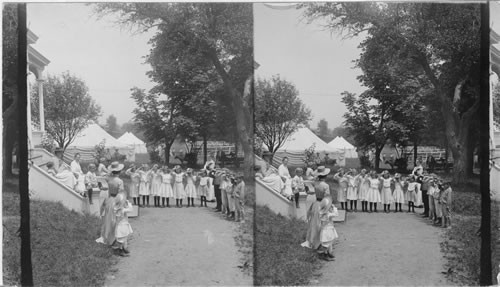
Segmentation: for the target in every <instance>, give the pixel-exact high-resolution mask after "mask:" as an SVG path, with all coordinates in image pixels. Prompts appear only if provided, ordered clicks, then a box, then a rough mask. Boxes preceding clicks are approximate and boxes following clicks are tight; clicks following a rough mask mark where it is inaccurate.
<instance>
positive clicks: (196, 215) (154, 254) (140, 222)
mask: <svg viewBox="0 0 500 287" xmlns="http://www.w3.org/2000/svg"><path fill="white" fill-rule="evenodd" d="M196 204H199V203H198V202H196ZM211 205H214V204H213V203H212V204H210V203H209V204H208V206H209V208H200V207H194V208H185V207H184V208H175V207H171V208H142V209H141V211H140V212H141V213H140V216H139V217H138V218H136V219H130V224H131V225H132V229H133V230H134V234H133V238H132V240H130V251H131V256H130V257H127V258H123V259H120V262H119V263H118V265H117V266H116V269H117V272H116V273H114V274H112V275H110V276H108V279H107V282H106V285H107V286H167V285H190V286H194V285H223V286H231V285H251V284H252V278H251V276H248V275H245V274H244V273H243V272H242V271H241V269H240V268H238V265H241V256H242V255H241V254H240V252H239V251H238V248H237V247H236V245H235V240H234V238H233V237H234V235H235V233H236V230H237V227H236V223H234V222H230V221H226V220H224V219H221V217H220V216H219V215H218V214H216V213H215V212H213V211H212V207H213V206H211Z"/></svg>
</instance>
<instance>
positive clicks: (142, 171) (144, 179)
mask: <svg viewBox="0 0 500 287" xmlns="http://www.w3.org/2000/svg"><path fill="white" fill-rule="evenodd" d="M137 172H138V173H139V176H140V178H139V195H140V196H142V206H146V199H147V202H148V206H149V188H148V172H147V165H143V166H142V167H141V168H139V170H138V171H137Z"/></svg>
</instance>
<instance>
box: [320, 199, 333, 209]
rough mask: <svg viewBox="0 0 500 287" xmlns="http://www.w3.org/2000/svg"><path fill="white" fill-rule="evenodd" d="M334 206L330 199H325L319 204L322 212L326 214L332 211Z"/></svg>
mask: <svg viewBox="0 0 500 287" xmlns="http://www.w3.org/2000/svg"><path fill="white" fill-rule="evenodd" d="M331 205H332V200H331V199H330V197H328V196H327V197H325V198H323V199H322V200H321V202H320V204H319V208H320V210H321V211H323V212H326V211H327V210H328V209H330V206H331Z"/></svg>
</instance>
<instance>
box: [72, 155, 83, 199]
mask: <svg viewBox="0 0 500 287" xmlns="http://www.w3.org/2000/svg"><path fill="white" fill-rule="evenodd" d="M70 167H71V172H72V173H73V174H74V175H75V177H76V180H77V183H76V186H75V190H76V191H77V192H78V193H81V194H84V193H85V178H84V174H83V170H82V167H81V166H80V154H79V153H76V154H75V157H74V159H73V161H72V162H71V163H70Z"/></svg>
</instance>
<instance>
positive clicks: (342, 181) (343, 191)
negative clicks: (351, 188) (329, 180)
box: [333, 169, 348, 211]
mask: <svg viewBox="0 0 500 287" xmlns="http://www.w3.org/2000/svg"><path fill="white" fill-rule="evenodd" d="M333 178H334V179H335V180H336V181H338V183H339V190H338V193H337V201H338V202H340V207H341V208H342V209H344V210H346V211H347V185H348V179H347V178H346V177H345V175H344V170H343V169H339V172H337V173H336V174H335V175H334V176H333Z"/></svg>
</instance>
